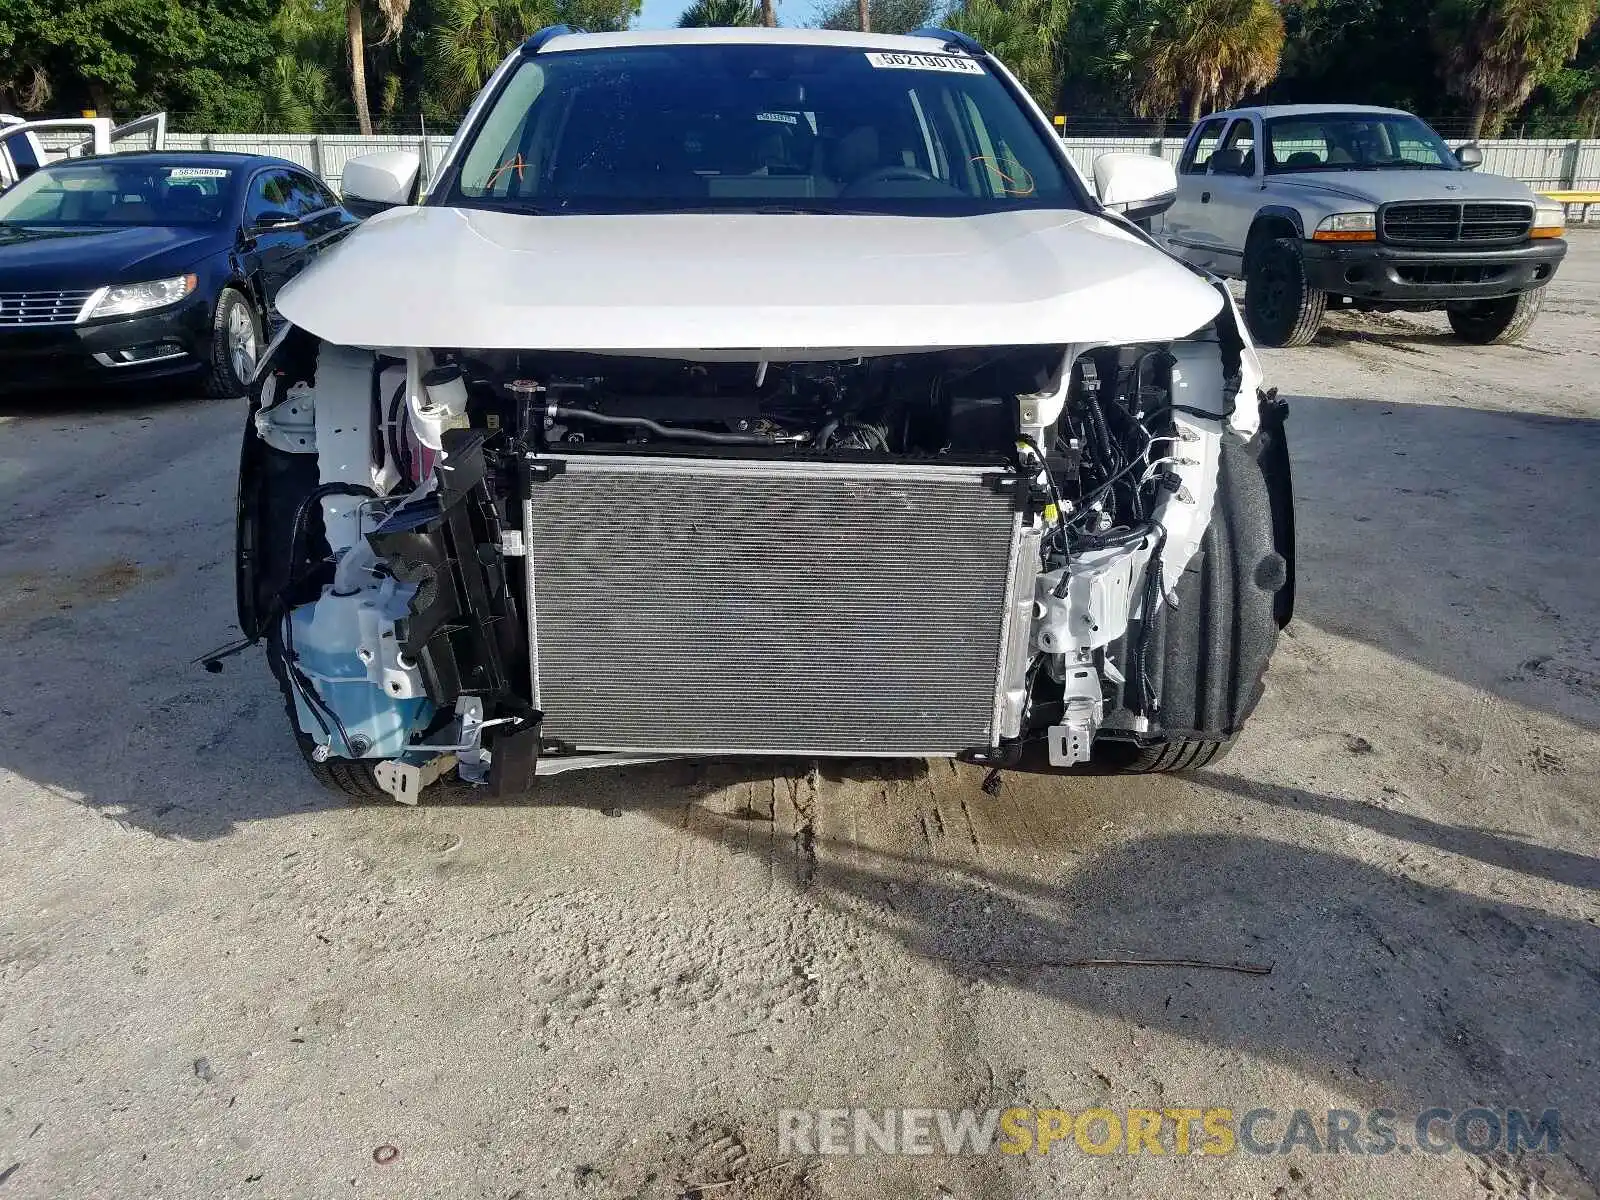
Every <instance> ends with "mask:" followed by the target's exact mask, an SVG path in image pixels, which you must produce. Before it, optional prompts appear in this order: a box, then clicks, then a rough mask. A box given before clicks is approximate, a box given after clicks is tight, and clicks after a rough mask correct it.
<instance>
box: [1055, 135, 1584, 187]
mask: <svg viewBox="0 0 1600 1200" xmlns="http://www.w3.org/2000/svg"><path fill="white" fill-rule="evenodd" d="M1062 140H1063V141H1064V142H1065V143H1066V147H1067V153H1068V154H1070V155H1072V161H1073V162H1075V163H1077V164H1078V167H1079V168H1080V169H1081V170H1082V171H1083V172H1084V173H1085V174H1086V175H1088V176H1089V177H1090V178H1093V175H1092V171H1093V167H1094V160H1095V159H1096V158H1098V157H1099V156H1100V155H1102V154H1108V153H1110V152H1111V151H1114V150H1115V151H1121V152H1124V153H1135V154H1153V155H1157V156H1159V157H1161V158H1165V159H1167V160H1168V161H1169V162H1172V163H1176V162H1177V161H1178V155H1179V153H1180V152H1181V151H1182V150H1183V143H1184V140H1185V135H1183V134H1179V135H1178V136H1176V137H1169V138H1152V137H1071V136H1068V137H1066V138H1063V139H1062ZM1478 145H1479V146H1480V147H1482V149H1483V166H1481V167H1480V168H1478V169H1479V170H1480V171H1482V172H1484V174H1486V175H1509V176H1510V177H1511V178H1513V179H1520V180H1522V181H1523V182H1524V183H1526V184H1528V185H1529V186H1530V187H1532V188H1534V189H1535V190H1536V191H1542V192H1555V191H1572V190H1588V189H1595V188H1600V141H1585V142H1580V141H1574V140H1571V139H1562V138H1540V139H1532V138H1530V139H1526V140H1517V139H1510V138H1505V139H1498V140H1496V139H1491V140H1487V141H1480V142H1479V143H1478Z"/></svg>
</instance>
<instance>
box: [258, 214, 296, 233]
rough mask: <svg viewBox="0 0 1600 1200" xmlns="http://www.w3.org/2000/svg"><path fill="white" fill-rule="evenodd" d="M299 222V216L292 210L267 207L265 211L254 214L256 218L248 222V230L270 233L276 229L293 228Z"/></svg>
mask: <svg viewBox="0 0 1600 1200" xmlns="http://www.w3.org/2000/svg"><path fill="white" fill-rule="evenodd" d="M299 224H300V218H299V217H297V216H295V215H294V214H293V213H292V212H283V211H282V210H280V209H276V208H269V209H268V210H267V211H266V212H262V213H257V214H256V219H255V220H254V221H252V222H251V223H250V232H251V233H271V232H273V231H274V230H277V229H294V228H295V227H297V226H298V225H299Z"/></svg>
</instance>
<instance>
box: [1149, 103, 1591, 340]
mask: <svg viewBox="0 0 1600 1200" xmlns="http://www.w3.org/2000/svg"><path fill="white" fill-rule="evenodd" d="M1482 162H1483V153H1482V151H1480V150H1479V149H1478V148H1477V147H1476V146H1465V147H1462V148H1461V149H1460V150H1458V151H1452V150H1451V149H1450V148H1449V147H1448V146H1446V145H1445V143H1444V140H1443V139H1442V138H1440V137H1439V135H1438V134H1437V133H1435V132H1434V131H1433V130H1432V129H1431V128H1429V127H1428V126H1427V125H1426V124H1424V123H1423V122H1422V121H1420V120H1419V119H1417V118H1416V117H1414V116H1412V115H1411V114H1410V113H1406V112H1401V111H1399V110H1398V109H1392V108H1368V107H1363V106H1360V105H1354V104H1346V105H1338V106H1323V105H1307V104H1290V105H1274V106H1270V107H1264V108H1241V109H1236V110H1233V111H1229V112H1222V113H1216V114H1214V115H1212V116H1209V117H1207V118H1206V119H1205V120H1203V121H1201V122H1200V123H1199V124H1198V125H1196V126H1195V128H1194V130H1193V131H1192V132H1191V133H1190V134H1189V140H1188V141H1187V142H1186V143H1185V145H1184V147H1183V154H1182V156H1181V157H1180V158H1179V160H1178V199H1177V202H1176V203H1175V204H1174V205H1173V206H1172V207H1171V208H1170V209H1168V210H1167V212H1166V213H1165V214H1164V215H1163V216H1162V217H1158V218H1157V219H1156V222H1155V225H1154V228H1153V232H1154V234H1155V235H1156V237H1158V238H1159V239H1161V240H1162V241H1163V242H1165V243H1166V245H1167V246H1168V247H1169V248H1170V249H1171V250H1172V251H1173V253H1175V254H1177V255H1179V256H1180V257H1182V258H1184V259H1187V260H1188V261H1189V262H1192V263H1194V264H1196V265H1197V266H1201V267H1205V268H1207V269H1208V270H1211V271H1214V272H1216V273H1217V274H1219V275H1223V276H1227V277H1230V278H1234V279H1243V280H1244V281H1245V319H1246V320H1247V321H1248V323H1249V325H1250V333H1251V335H1252V336H1253V337H1254V338H1255V340H1256V342H1257V344H1259V345H1264V346H1303V345H1305V344H1306V343H1307V342H1309V341H1311V339H1312V338H1313V337H1315V336H1316V332H1317V329H1318V327H1319V326H1320V325H1321V323H1322V317H1323V313H1324V312H1325V311H1326V310H1327V309H1328V308H1329V307H1330V306H1334V307H1341V306H1342V307H1349V308H1355V309H1358V310H1361V311H1379V312H1383V311H1391V310H1395V309H1408V310H1412V311H1424V310H1429V309H1440V308H1442V309H1444V310H1445V312H1446V313H1447V314H1448V316H1449V319H1450V326H1451V328H1452V329H1454V330H1455V332H1456V335H1457V336H1458V337H1460V338H1462V339H1463V340H1464V341H1468V342H1476V343H1479V344H1486V343H1491V342H1509V341H1514V340H1516V339H1517V338H1518V337H1520V336H1521V335H1522V334H1523V333H1525V332H1526V331H1527V329H1528V327H1529V326H1530V325H1532V323H1533V319H1534V317H1535V316H1536V315H1537V314H1538V312H1539V307H1540V305H1541V304H1542V302H1543V298H1544V289H1545V286H1546V285H1547V284H1548V283H1549V282H1550V280H1551V279H1553V278H1554V277H1555V273H1556V268H1557V267H1558V266H1559V265H1560V263H1561V260H1562V258H1563V257H1564V256H1565V254H1566V248H1567V247H1566V242H1564V241H1563V240H1562V234H1563V233H1564V232H1565V231H1564V228H1563V212H1562V209H1561V206H1560V205H1558V204H1556V203H1555V202H1553V201H1548V200H1544V199H1542V198H1541V197H1540V196H1538V195H1536V194H1535V193H1534V192H1533V191H1532V190H1531V189H1530V188H1529V187H1528V186H1527V185H1526V184H1524V183H1521V182H1519V181H1517V180H1515V179H1507V178H1504V177H1503V176H1498V175H1479V174H1473V173H1472V172H1473V171H1474V170H1475V169H1476V168H1477V167H1478V166H1479V165H1480V164H1481V163H1482Z"/></svg>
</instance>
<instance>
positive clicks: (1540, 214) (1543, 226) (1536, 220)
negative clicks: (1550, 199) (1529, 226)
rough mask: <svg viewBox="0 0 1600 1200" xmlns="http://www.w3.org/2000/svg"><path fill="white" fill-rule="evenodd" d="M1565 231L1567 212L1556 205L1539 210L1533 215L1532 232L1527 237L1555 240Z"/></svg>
mask: <svg viewBox="0 0 1600 1200" xmlns="http://www.w3.org/2000/svg"><path fill="white" fill-rule="evenodd" d="M1566 231H1567V210H1566V209H1565V208H1562V207H1561V206H1560V205H1557V206H1555V207H1553V208H1539V209H1538V210H1537V211H1535V212H1534V214H1533V230H1532V232H1531V233H1529V234H1528V236H1529V237H1536V238H1555V237H1560V236H1561V235H1562V234H1564V233H1565V232H1566Z"/></svg>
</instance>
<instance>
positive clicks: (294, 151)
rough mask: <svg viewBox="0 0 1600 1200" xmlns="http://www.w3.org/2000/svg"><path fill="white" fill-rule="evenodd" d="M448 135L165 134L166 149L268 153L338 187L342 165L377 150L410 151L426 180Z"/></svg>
mask: <svg viewBox="0 0 1600 1200" xmlns="http://www.w3.org/2000/svg"><path fill="white" fill-rule="evenodd" d="M450 136H451V135H449V134H429V135H428V136H427V137H423V136H422V135H421V134H374V135H373V136H371V137H366V136H364V135H362V134H359V133H316V134H313V133H169V134H167V149H168V150H234V151H238V152H239V153H242V154H272V155H276V156H277V157H278V158H286V159H288V160H289V161H290V162H293V163H299V164H300V165H301V166H302V167H308V168H310V169H311V170H312V171H315V172H316V173H317V174H318V175H320V176H322V178H323V179H326V180H327V181H328V183H329V184H330V185H331V186H332V187H334V188H338V186H339V181H340V179H341V178H342V177H343V175H344V164H345V163H347V162H349V161H350V160H351V159H352V158H356V157H359V156H360V155H363V154H375V153H377V152H378V151H379V150H410V151H411V152H412V153H414V154H417V155H420V156H421V158H422V177H423V178H424V179H426V178H428V177H429V176H430V175H432V174H433V169H434V168H435V167H437V166H438V165H439V162H440V161H441V160H442V159H443V158H444V152H445V150H446V148H447V147H448V146H449V145H450Z"/></svg>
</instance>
